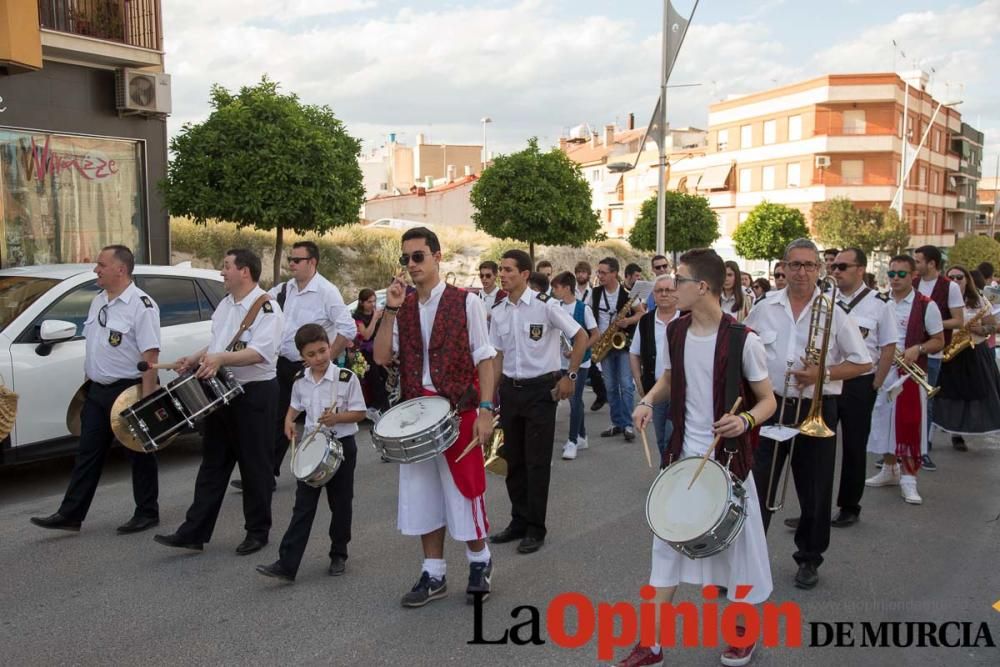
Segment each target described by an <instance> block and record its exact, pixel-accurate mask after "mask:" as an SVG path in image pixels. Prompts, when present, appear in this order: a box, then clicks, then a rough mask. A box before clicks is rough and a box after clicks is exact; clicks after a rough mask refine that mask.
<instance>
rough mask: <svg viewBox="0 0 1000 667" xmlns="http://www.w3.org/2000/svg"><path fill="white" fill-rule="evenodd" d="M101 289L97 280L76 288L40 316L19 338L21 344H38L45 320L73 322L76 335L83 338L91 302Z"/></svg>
mask: <svg viewBox="0 0 1000 667" xmlns="http://www.w3.org/2000/svg"><path fill="white" fill-rule="evenodd" d="M100 291H101V288H99V287H98V286H97V281H96V280H91V281H90V282H88V283H84V284H83V285H80V286H79V287H74V288H73V289H72V290H71V291H70V292H68V293H67V294H65V295H64V296H63V297H62V298H60V299H59V300H58V301H56V302H55V303H54V304H52V305H51V306H49V308H48V309H47V310H46V311H45V312H43V313H42V314H41V315H39V316H38V317H37V318H36V319H35V321H34V322H32V323H31V326H29V327H28V328H27V329H26V330H25V331H24V333H23V334H22V335H21V336H20V337H19V338H18V341H17V342H19V343H37V342H40V341H41V340H42V339H41V338H40V337H39V335H38V332H39V330H40V329H41V328H42V322H44V321H45V320H62V321H64V322H72V323H73V324H75V325H76V335H77V336H83V323H84V322H85V321H86V320H87V314H88V313H89V312H90V302H91V301H93V300H94V297H95V296H97V293H98V292H100Z"/></svg>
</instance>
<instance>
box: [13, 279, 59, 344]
mask: <svg viewBox="0 0 1000 667" xmlns="http://www.w3.org/2000/svg"><path fill="white" fill-rule="evenodd" d="M58 283H59V281H58V280H54V279H52V278H27V277H25V276H0V331H3V330H4V329H6V328H7V325H9V324H10V323H11V322H13V321H14V320H15V319H17V316H18V315H20V314H21V313H23V312H24V311H25V310H27V309H28V307H29V306H31V304H33V303H34V302H35V300H36V299H37V298H38V297H40V296H42V295H43V294H45V293H46V292H48V291H49V290H50V289H52V288H53V287H54V286H55V285H56V284H58Z"/></svg>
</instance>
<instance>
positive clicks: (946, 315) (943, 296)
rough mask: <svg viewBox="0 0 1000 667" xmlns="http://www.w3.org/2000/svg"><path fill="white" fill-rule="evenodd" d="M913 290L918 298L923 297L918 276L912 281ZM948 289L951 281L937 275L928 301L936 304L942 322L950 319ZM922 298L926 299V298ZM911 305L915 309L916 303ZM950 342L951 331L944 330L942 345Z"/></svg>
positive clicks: (918, 342)
mask: <svg viewBox="0 0 1000 667" xmlns="http://www.w3.org/2000/svg"><path fill="white" fill-rule="evenodd" d="M913 289H914V290H918V291H917V295H918V296H923V295H921V294H920V292H919V289H920V276H917V277H916V278H914V279H913ZM950 289H951V281H950V280H949V279H947V278H945V277H944V276H941V275H939V276H938V277H937V282H935V283H934V289H932V290H931V296H930V300H931V301H933V302H934V303H936V304H937V307H938V310H940V311H941V319H942V320H950V319H951V308H949V307H948V290H950ZM924 298H925V299H926V298H927V297H924ZM913 305H914V307H916V305H917V304H916V302H914V304H913ZM910 319H911V321H912V319H913V316H912V314H911V315H910ZM923 323H924V318H923V317H921V318H920V325H921V326H923ZM922 342H923V341H917V342H916V343H914V345H919V344H920V343H922ZM950 342H951V329H945V330H944V344H945V345H947V344H948V343H950ZM907 345H909V343H907Z"/></svg>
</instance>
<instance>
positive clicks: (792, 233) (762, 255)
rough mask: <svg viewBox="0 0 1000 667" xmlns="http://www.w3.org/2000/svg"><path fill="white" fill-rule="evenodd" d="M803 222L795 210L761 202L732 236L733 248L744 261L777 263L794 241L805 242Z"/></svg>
mask: <svg viewBox="0 0 1000 667" xmlns="http://www.w3.org/2000/svg"><path fill="white" fill-rule="evenodd" d="M808 237H809V228H808V227H807V226H806V218H805V216H804V215H802V211H800V210H798V209H797V208H791V207H788V206H783V205H781V204H772V203H771V202H767V201H763V202H761V203H759V204H757V206H756V207H754V209H753V210H752V211H750V215H749V216H747V219H746V220H744V221H743V223H741V224H740V225H739V226H738V227H737V228H736V231H735V232H734V233H733V245H734V246H735V247H736V252H737V254H739V256H740V257H744V258H746V259H766V260H768V261H770V260H772V259H780V258H781V257H782V256H783V255H784V254H785V247H786V246H787V245H788V244H789V243H791V242H792V241H794V240H795V239H800V238H808Z"/></svg>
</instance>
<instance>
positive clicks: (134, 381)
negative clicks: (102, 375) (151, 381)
mask: <svg viewBox="0 0 1000 667" xmlns="http://www.w3.org/2000/svg"><path fill="white" fill-rule="evenodd" d="M91 382H93V383H94V384H96V385H97V386H98V387H100V388H101V389H115V388H117V387H120V386H122V385H128V386H131V385H133V384H139V383H140V382H142V377H137V378H121V379H119V380H113V381H112V382H109V383H108V384H104V383H103V382H98V381H97V380H91Z"/></svg>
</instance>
